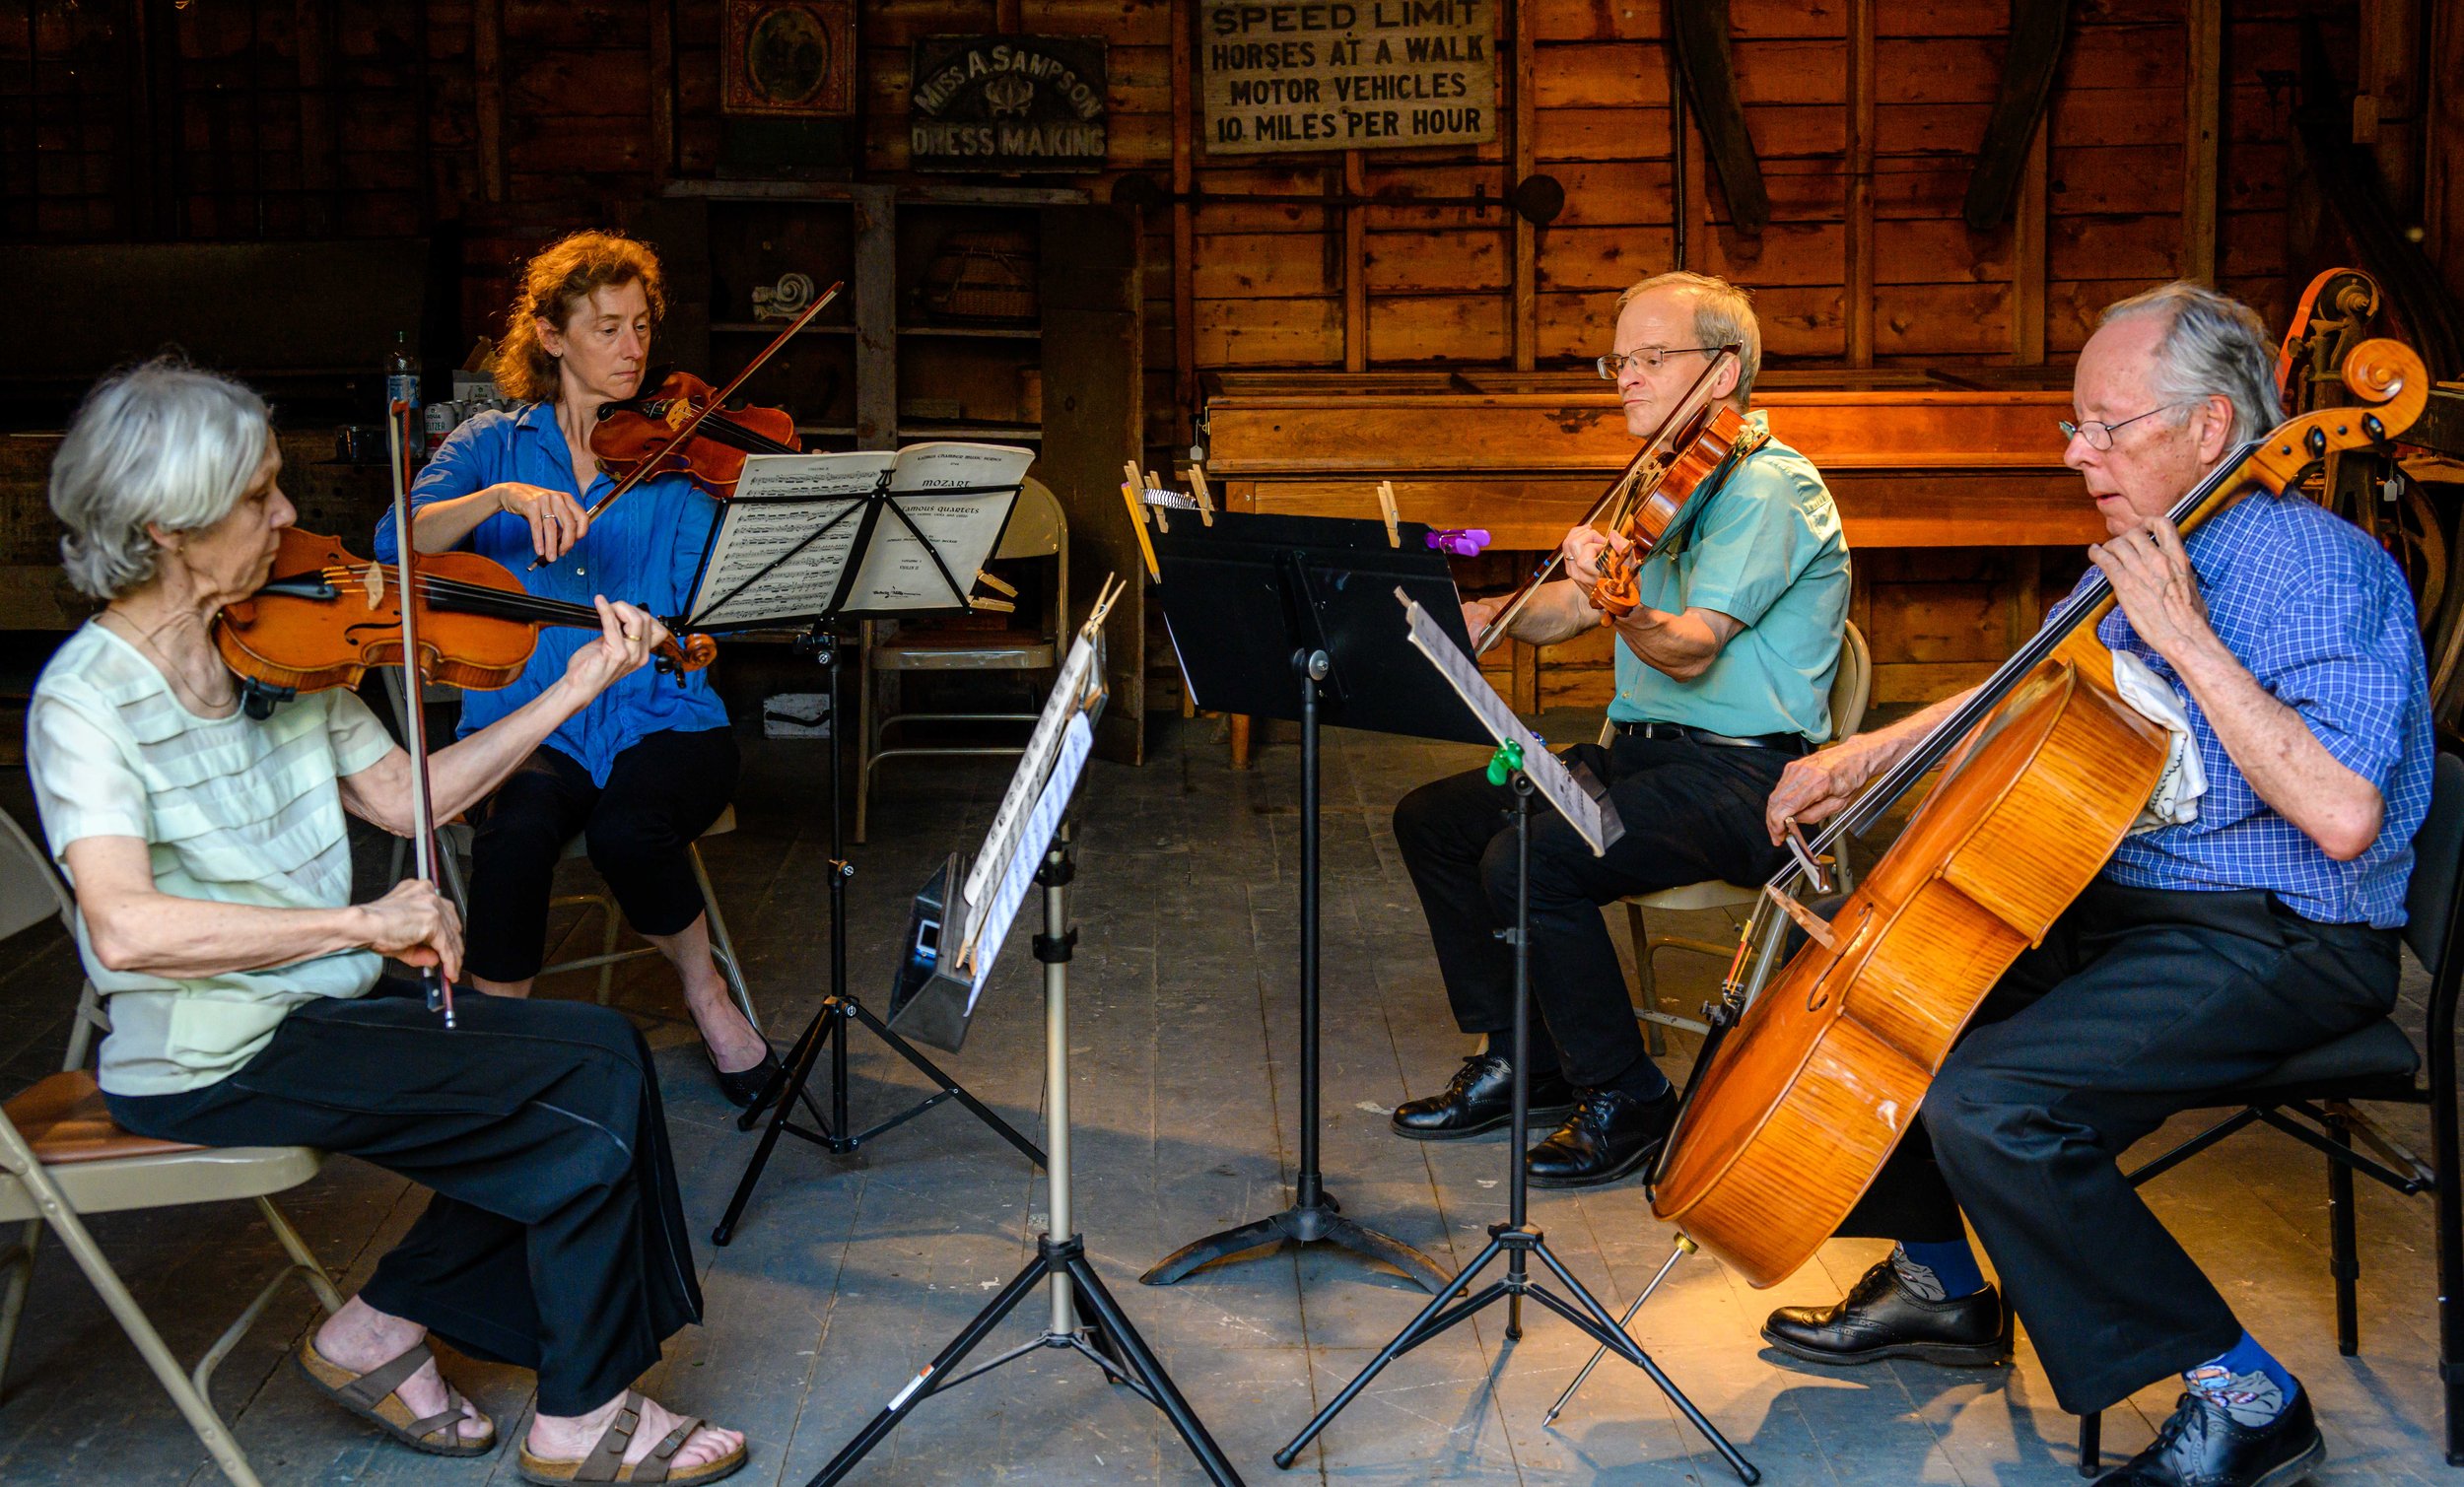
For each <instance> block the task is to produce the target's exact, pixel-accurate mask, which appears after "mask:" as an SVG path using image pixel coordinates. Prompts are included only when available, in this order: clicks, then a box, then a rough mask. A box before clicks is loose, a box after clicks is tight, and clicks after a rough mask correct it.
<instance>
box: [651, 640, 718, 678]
mask: <svg viewBox="0 0 2464 1487" xmlns="http://www.w3.org/2000/svg"><path fill="white" fill-rule="evenodd" d="M717 659H719V642H717V641H714V640H712V639H711V638H710V637H709V636H706V635H682V636H671V637H670V638H668V639H667V640H665V641H662V642H659V646H658V669H659V670H661V671H669V672H681V671H699V670H701V669H702V668H703V667H705V666H707V665H709V664H710V663H711V662H713V661H715V660H717Z"/></svg>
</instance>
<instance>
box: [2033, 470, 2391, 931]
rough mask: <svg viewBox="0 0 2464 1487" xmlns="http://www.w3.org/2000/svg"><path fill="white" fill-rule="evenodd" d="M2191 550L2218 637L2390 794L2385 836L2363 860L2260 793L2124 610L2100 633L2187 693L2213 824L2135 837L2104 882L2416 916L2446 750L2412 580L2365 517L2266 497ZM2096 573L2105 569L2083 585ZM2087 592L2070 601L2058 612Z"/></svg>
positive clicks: (2341, 758)
mask: <svg viewBox="0 0 2464 1487" xmlns="http://www.w3.org/2000/svg"><path fill="white" fill-rule="evenodd" d="M2184 546H2185V548H2186V549H2187V550H2188V552H2189V554H2190V562H2191V566H2192V567H2193V568H2195V569H2197V570H2198V574H2199V587H2200V591H2201V593H2202V594H2203V595H2204V596H2205V597H2206V599H2207V605H2208V622H2209V623H2210V624H2211V625H2213V626H2214V627H2215V629H2216V634H2217V637H2218V639H2220V640H2222V641H2223V642H2224V645H2225V648H2226V649H2228V650H2230V651H2231V652H2232V653H2233V654H2234V656H2236V657H2237V658H2239V660H2240V661H2241V663H2242V664H2243V665H2244V666H2247V667H2248V668H2250V673H2251V674H2252V675H2253V676H2255V677H2257V678H2258V681H2259V685H2260V686H2262V687H2264V688H2266V689H2267V691H2268V694H2269V695H2270V696H2272V697H2274V698H2275V699H2276V700H2277V701H2278V702H2281V703H2283V704H2284V705H2285V706H2286V707H2289V708H2291V709H2293V710H2294V711H2295V712H2298V713H2299V714H2301V720H2302V721H2303V722H2305V723H2307V724H2309V728H2310V732H2311V733H2312V734H2314V735H2315V736H2316V737H2317V739H2318V741H2319V742H2320V743H2321V744H2323V745H2325V746H2326V748H2327V752H2328V753H2329V754H2331V755H2333V756H2334V757H2335V760H2336V762H2337V763H2338V764H2340V765H2343V766H2344V767H2345V768H2346V769H2348V770H2351V771H2352V772H2353V773H2354V774H2356V775H2359V776H2361V777H2362V778H2363V779H2366V780H2368V781H2369V782H2370V783H2371V784H2372V785H2373V786H2375V787H2376V788H2377V790H2378V793H2379V796H2380V798H2381V799H2382V800H2384V801H2385V802H2386V811H2385V816H2384V819H2383V821H2382V822H2381V824H2380V826H2379V830H2378V840H2377V841H2376V842H2374V843H2372V844H2370V847H2369V849H2368V850H2367V851H2365V852H2363V853H2362V854H2361V856H2359V857H2357V858H2355V859H2354V860H2353V861H2350V862H2338V861H2336V860H2334V859H2333V858H2331V857H2329V856H2328V855H2327V853H2325V852H2324V851H2322V850H2320V849H2319V845H2318V844H2317V843H2315V842H2312V841H2311V840H2310V839H2309V838H2308V837H2306V836H2303V835H2302V833H2301V831H2300V829H2299V828H2297V827H2295V826H2294V825H2293V823H2292V822H2290V821H2287V820H2286V819H2285V818H2284V817H2282V816H2280V815H2278V814H2277V813H2276V811H2275V810H2274V809H2273V808H2272V807H2270V806H2269V805H2267V804H2266V802H2264V801H2262V800H2260V799H2259V795H2258V792H2257V791H2256V790H2254V789H2252V788H2251V787H2250V781H2249V780H2248V779H2247V778H2245V777H2243V776H2242V773H2241V771H2240V770H2239V769H2237V768H2235V766H2234V764H2233V762H2232V760H2231V758H2230V757H2228V756H2227V755H2226V754H2225V752H2224V745H2223V744H2221V743H2219V742H2218V741H2217V738H2216V730H2215V728H2213V727H2212V726H2210V725H2209V722H2208V715H2207V713H2206V712H2205V711H2204V710H2202V709H2201V708H2200V706H2199V704H2198V702H2197V700H2196V699H2194V698H2192V697H2191V696H2190V689H2189V688H2187V687H2185V686H2183V685H2182V682H2181V677H2180V675H2179V673H2177V672H2175V671H2174V670H2173V668H2172V667H2171V666H2170V665H2169V664H2167V663H2166V661H2165V660H2164V658H2163V657H2162V656H2160V655H2157V654H2156V650H2155V649H2154V647H2152V646H2150V645H2149V644H2148V643H2147V642H2145V641H2142V640H2141V639H2140V638H2139V636H2138V635H2137V633H2135V632H2134V631H2133V630H2132V629H2131V626H2130V621H2128V620H2127V619H2124V618H2123V616H2122V611H2121V608H2120V607H2119V606H2118V605H2117V606H2115V608H2114V609H2113V611H2112V612H2111V613H2110V614H2108V615H2106V616H2105V618H2104V619H2103V621H2102V622H2101V623H2099V624H2098V625H2097V627H2096V638H2097V639H2098V640H2100V641H2102V642H2104V643H2105V644H2106V645H2107V646H2108V647H2110V648H2112V649H2114V650H2128V651H2130V652H2132V653H2133V654H2135V655H2137V656H2138V657H2139V658H2140V659H2141V660H2143V661H2146V662H2147V663H2148V666H2149V668H2150V669H2151V670H2153V671H2155V672H2156V675H2158V676H2160V677H2162V678H2164V680H2165V681H2167V682H2169V683H2171V684H2172V686H2173V688H2174V690H2175V691H2177V692H2179V693H2180V694H2181V696H2182V701H2183V703H2184V705H2185V706H2186V707H2187V708H2188V710H2189V712H2190V732H2191V738H2192V740H2193V742H2195V743H2196V744H2197V746H2198V749H2199V763H2200V764H2201V765H2202V766H2204V767H2205V768H2206V770H2207V777H2208V792H2207V793H2206V794H2205V795H2203V796H2201V797H2200V799H2199V817H2198V819H2197V820H2195V821H2189V822H2185V823H2183V824H2182V825H2180V826H2168V827H2163V828H2160V829H2158V830H2156V831H2153V832H2149V833H2146V834H2145V835H2142V836H2137V837H2130V838H2126V839H2125V840H2124V841H2123V843H2122V845H2121V847H2120V848H2119V849H2118V850H2116V851H2115V852H2114V854H2113V859H2112V861H2110V862H2108V863H2107V864H2106V865H2105V869H2104V876H2105V877H2106V878H2107V879H2109V880H2110V881H2112V882H2115V883H2120V884H2123V885H2125V886H2127V887H2132V888H2172V889H2191V890H2209V891H2218V890H2225V889H2236V888H2243V889H2246V888H2264V889H2268V890H2271V891H2273V892H2274V893H2275V894H2276V895H2277V896H2278V897H2279V898H2281V899H2283V900H2284V901H2285V903H2286V905H2287V906H2288V907H2289V908H2291V909H2293V911H2294V912H2297V913H2299V914H2301V915H2302V916H2303V917H2304V918H2309V919H2316V920H2319V921H2321V922H2324V923H2330V924H2349V923H2369V924H2374V925H2377V926H2379V927H2380V928H2393V927H2395V926H2397V925H2400V924H2402V923H2403V922H2404V892H2405V886H2406V884H2407V882H2408V880H2409V879H2410V878H2411V876H2412V872H2413V833H2414V832H2415V831H2416V830H2418V829H2419V828H2420V826H2421V824H2422V818H2423V816H2425V815H2427V814H2428V813H2429V810H2430V765H2431V761H2432V758H2433V751H2434V749H2435V744H2434V743H2433V741H2432V738H2431V733H2430V681H2429V676H2428V671H2427V668H2426V667H2425V665H2424V664H2423V660H2422V644H2421V634H2420V631H2419V629H2418V628H2417V622H2416V619H2415V614H2414V607H2413V595H2412V593H2411V591H2410V590H2409V589H2408V588H2406V586H2405V582H2404V575H2402V574H2401V573H2399V572H2398V571H2397V569H2396V566H2395V563H2394V561H2393V560H2392V559H2390V558H2389V557H2388V556H2387V555H2386V554H2385V553H2384V552H2382V551H2380V550H2379V548H2378V546H2377V544H2375V543H2373V542H2371V541H2370V539H2369V538H2368V537H2367V536H2366V535H2365V534H2363V533H2362V532H2361V530H2360V529H2359V528H2357V527H2355V526H2353V525H2352V524H2351V523H2349V522H2347V521H2344V520H2343V519H2341V518H2339V517H2337V516H2335V515H2333V514H2332V513H2330V512H2329V511H2327V510H2326V509H2325V508H2323V507H2319V506H2317V505H2315V504H2314V503H2311V502H2308V501H2304V500H2302V499H2300V498H2299V497H2277V496H2270V495H2268V494H2267V493H2265V492H2263V491H2261V492H2254V493H2252V494H2251V495H2249V496H2247V497H2244V498H2243V499H2242V500H2241V501H2240V502H2238V503H2237V504H2235V505H2234V506H2233V507H2230V508H2229V509H2227V510H2225V511H2224V513H2222V514H2221V515H2218V516H2216V517H2213V518H2211V519H2210V520H2209V521H2208V522H2207V523H2206V524H2205V525H2203V526H2201V527H2200V528H2199V529H2198V530H2197V531H2195V532H2193V533H2191V535H2190V537H2189V539H2188V541H2187V542H2186V543H2185V544H2184ZM2095 576H2096V570H2095V569H2093V568H2090V569H2089V570H2088V574H2087V575H2085V576H2083V577H2082V578H2081V579H2080V583H2081V586H2082V587H2085V586H2086V585H2087V583H2088V580H2089V579H2091V578H2093V577H2095ZM2078 593H2079V590H2078V589H2073V590H2072V595H2071V597H2070V598H2065V599H2064V600H2063V601H2062V603H2060V604H2058V605H2056V606H2054V610H2053V614H2054V617H2056V618H2058V617H2059V616H2060V615H2061V614H2062V612H2063V611H2064V610H2065V609H2067V608H2068V607H2069V606H2070V604H2071V602H2072V600H2073V599H2074V598H2076V597H2077V596H2078Z"/></svg>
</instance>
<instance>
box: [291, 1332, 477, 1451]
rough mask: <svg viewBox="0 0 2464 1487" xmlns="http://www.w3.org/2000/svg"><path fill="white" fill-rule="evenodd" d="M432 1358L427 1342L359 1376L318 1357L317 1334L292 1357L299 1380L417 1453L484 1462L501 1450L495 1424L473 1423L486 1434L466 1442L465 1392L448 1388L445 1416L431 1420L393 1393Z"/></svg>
mask: <svg viewBox="0 0 2464 1487" xmlns="http://www.w3.org/2000/svg"><path fill="white" fill-rule="evenodd" d="M433 1356H434V1355H433V1354H431V1353H430V1352H429V1351H428V1344H427V1342H426V1340H425V1339H423V1340H421V1341H419V1342H415V1343H413V1344H411V1346H410V1349H409V1350H408V1351H407V1352H404V1353H402V1354H400V1355H399V1356H397V1357H396V1358H394V1360H393V1361H392V1362H390V1363H381V1364H378V1365H377V1366H376V1367H375V1368H373V1369H370V1370H369V1371H368V1372H367V1373H365V1374H358V1375H354V1374H353V1373H352V1372H351V1371H350V1370H349V1369H347V1368H344V1367H343V1366H342V1365H341V1364H339V1363H336V1362H334V1361H333V1360H332V1359H330V1358H327V1357H326V1356H325V1355H324V1354H322V1353H320V1352H318V1351H316V1334H315V1333H314V1332H313V1331H311V1332H309V1333H308V1336H306V1337H303V1338H301V1339H300V1351H298V1352H297V1353H294V1354H292V1355H291V1361H292V1363H293V1364H294V1365H295V1366H296V1367H297V1368H298V1369H299V1371H300V1377H302V1378H304V1379H306V1380H307V1381H308V1383H309V1384H310V1385H312V1386H315V1389H316V1391H317V1392H318V1393H320V1394H323V1395H324V1396H325V1397H326V1398H328V1399H331V1400H332V1401H333V1402H335V1403H336V1404H339V1405H341V1406H342V1407H343V1408H344V1409H347V1410H349V1411H350V1412H351V1413H353V1414H355V1415H357V1416H359V1417H360V1418H361V1419H363V1420H366V1421H367V1422H368V1423H370V1424H371V1425H374V1426H376V1428H377V1429H378V1430H381V1431H383V1432H384V1433H385V1434H386V1435H389V1436H391V1437H393V1438H394V1439H395V1440H397V1441H399V1442H401V1443H402V1444H403V1445H405V1446H408V1447H409V1448H411V1449H412V1450H413V1451H424V1452H426V1453H429V1454H430V1455H435V1456H484V1455H486V1454H487V1453H489V1452H492V1451H494V1450H496V1422H495V1421H494V1420H491V1419H489V1418H488V1417H487V1416H486V1415H481V1416H480V1417H479V1418H478V1419H477V1420H476V1421H473V1422H471V1423H473V1424H475V1425H477V1426H478V1427H479V1428H480V1430H481V1431H482V1432H484V1434H482V1435H481V1436H480V1437H479V1438H478V1439H477V1440H464V1439H463V1438H462V1428H461V1427H462V1422H463V1420H464V1419H465V1418H466V1417H465V1416H464V1415H463V1413H462V1406H463V1405H465V1404H468V1403H469V1402H470V1401H469V1400H468V1399H465V1398H463V1397H462V1393H461V1390H459V1389H457V1388H455V1387H454V1386H452V1385H450V1384H448V1385H446V1386H445V1410H444V1411H443V1412H442V1413H439V1414H434V1415H430V1416H428V1417H427V1418H426V1419H421V1418H419V1417H418V1416H416V1415H413V1414H412V1413H411V1407H410V1406H409V1405H408V1404H405V1403H403V1402H402V1396H401V1395H400V1394H397V1393H395V1392H394V1390H396V1389H398V1388H400V1387H401V1386H402V1384H403V1382H404V1381H405V1380H407V1379H409V1378H410V1377H411V1376H412V1375H413V1374H416V1373H418V1372H419V1371H420V1370H421V1369H422V1368H425V1367H426V1366H427V1364H428V1361H429V1359H430V1358H431V1357H433ZM439 1437H442V1438H443V1439H439Z"/></svg>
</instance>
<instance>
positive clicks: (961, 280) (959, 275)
mask: <svg viewBox="0 0 2464 1487" xmlns="http://www.w3.org/2000/svg"><path fill="white" fill-rule="evenodd" d="M918 298H919V300H920V301H921V302H922V304H923V306H924V313H926V314H927V315H930V316H931V317H932V318H934V319H936V320H992V321H1004V322H1009V323H1018V322H1026V323H1030V324H1031V323H1033V322H1034V321H1035V319H1036V318H1037V313H1038V306H1037V304H1036V292H1035V238H1034V237H1033V236H1032V235H1030V234H1028V233H1026V232H1024V231H1022V230H1019V229H1015V228H992V229H982V230H973V229H971V230H967V231H962V232H954V233H952V234H950V235H949V237H945V238H943V239H942V240H941V247H940V251H938V252H936V253H934V254H933V255H932V263H931V266H930V267H928V268H926V269H925V270H924V287H923V289H922V291H921V292H920V293H919V296H918Z"/></svg>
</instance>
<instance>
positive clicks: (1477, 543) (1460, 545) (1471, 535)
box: [1428, 526, 1488, 558]
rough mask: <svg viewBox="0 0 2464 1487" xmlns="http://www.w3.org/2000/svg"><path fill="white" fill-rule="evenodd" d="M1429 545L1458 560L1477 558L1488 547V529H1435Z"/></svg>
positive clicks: (1457, 527) (1430, 536)
mask: <svg viewBox="0 0 2464 1487" xmlns="http://www.w3.org/2000/svg"><path fill="white" fill-rule="evenodd" d="M1428 544H1429V546H1431V547H1433V548H1436V549H1437V550H1438V551H1439V552H1441V553H1452V554H1453V555H1454V556H1456V557H1458V558H1476V557H1478V556H1479V554H1480V549H1482V548H1484V547H1486V546H1488V528H1486V527H1481V526H1472V527H1462V526H1446V527H1435V528H1432V529H1431V530H1430V532H1429V536H1428Z"/></svg>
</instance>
